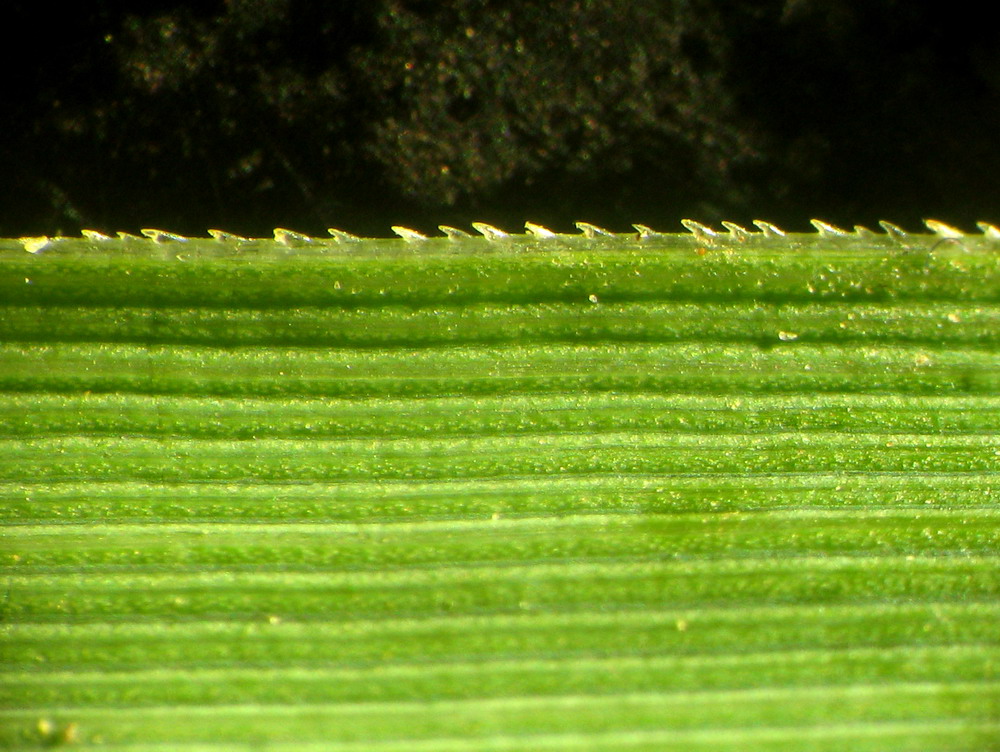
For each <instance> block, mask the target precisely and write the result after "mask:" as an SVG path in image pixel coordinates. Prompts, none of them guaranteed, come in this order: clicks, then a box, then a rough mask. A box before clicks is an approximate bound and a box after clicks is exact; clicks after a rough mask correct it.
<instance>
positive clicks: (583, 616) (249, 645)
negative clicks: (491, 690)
mask: <svg viewBox="0 0 1000 752" xmlns="http://www.w3.org/2000/svg"><path fill="white" fill-rule="evenodd" d="M815 576H816V575H815V573H814V577H815ZM898 579H899V578H895V580H896V581H897V582H898ZM887 580H888V581H889V582H890V585H889V587H890V589H891V588H892V587H893V585H892V582H893V581H894V577H893V575H892V574H891V573H890V574H889V576H888V577H887ZM772 582H774V580H772ZM814 582H815V580H814ZM836 584H837V580H836V578H834V581H833V583H832V585H833V586H836ZM950 586H951V588H952V590H951V592H954V591H955V590H956V581H954V580H953V581H952V582H951V583H950ZM566 589H567V590H568V589H569V588H566ZM970 589H971V588H970ZM916 590H917V588H915V589H914V592H916ZM609 592H610V591H609ZM700 594H701V595H704V596H709V595H711V593H710V592H709V591H707V590H706V591H704V592H703V593H700ZM671 595H672V593H671V592H668V593H666V595H665V597H664V598H661V599H660V600H659V601H657V602H649V603H645V604H632V607H631V608H628V607H623V606H624V604H619V603H616V602H615V601H611V602H609V603H607V604H602V603H594V604H590V606H591V609H603V610H597V611H595V610H591V611H583V612H567V613H560V612H559V611H558V610H555V609H553V607H552V605H551V604H546V603H545V602H544V601H534V600H532V599H531V598H532V596H531V595H530V594H527V593H522V594H521V597H522V598H524V600H523V601H521V603H519V604H512V606H513V609H512V613H506V614H505V613H490V614H479V615H474V616H465V615H462V614H460V613H459V614H454V615H450V616H443V615H438V616H435V617H434V618H420V619H401V618H398V615H396V614H390V615H389V616H388V617H387V618H381V617H376V618H374V619H357V620H344V621H329V620H325V619H320V620H318V621H298V620H296V617H295V615H294V614H291V615H288V616H287V617H286V618H285V619H282V617H281V616H278V615H277V614H270V615H268V614H266V613H264V612H261V613H260V615H259V616H258V617H257V618H255V619H253V620H251V621H242V620H236V621H230V620H226V621H223V622H219V621H190V620H182V621H178V622H173V621H169V620H167V619H163V620H160V621H151V622H147V623H144V622H141V621H136V622H130V621H109V622H98V623H93V624H89V623H79V624H75V623H67V622H66V621H63V622H62V623H53V624H45V623H23V624H15V625H12V626H10V627H8V628H7V634H6V635H5V637H4V642H3V650H4V655H5V656H6V658H5V661H6V663H7V666H8V668H9V670H18V671H33V672H40V674H41V673H45V672H47V671H55V672H57V673H62V672H66V671H79V670H83V671H95V670H102V669H109V668H113V669H120V670H126V671H134V670H150V669H154V668H156V667H162V666H168V667H170V668H171V669H176V670H188V669H198V668H206V667H219V668H229V667H244V668H250V667H263V668H280V667H285V668H287V667H290V666H295V667H300V668H317V667H320V666H341V667H354V668H358V669H359V670H360V669H363V670H375V669H376V668H377V667H387V666H391V665H395V664H407V665H410V666H412V667H413V670H414V671H417V670H418V668H419V666H432V665H435V664H446V663H449V662H456V661H457V662H470V661H484V660H513V659H519V660H520V659H531V660H566V659H579V658H583V657H587V656H590V657H595V656H603V657H607V658H609V659H611V658H613V657H616V656H620V657H632V658H637V659H644V658H648V657H653V656H665V657H678V656H703V657H704V656H713V655H718V654H721V653H726V654H733V655H742V654H750V653H756V652H763V651H787V650H824V649H829V650H834V651H836V650H842V649H844V648H847V647H849V648H872V649H875V648H880V649H897V648H902V647H905V646H910V647H914V648H916V647H918V646H924V647H934V646H937V647H949V646H951V647H957V646H963V645H965V646H968V647H969V648H970V649H971V650H973V652H975V649H976V646H980V648H981V649H982V650H983V651H984V652H983V653H982V655H983V661H982V662H981V664H980V668H978V669H975V670H974V671H973V672H972V674H970V675H971V676H976V677H981V676H982V675H983V674H982V671H989V672H993V674H992V675H994V676H995V673H996V671H997V665H996V663H995V662H991V661H988V660H986V658H987V657H988V656H989V655H991V653H990V652H989V650H988V646H994V647H996V646H997V645H998V644H1000V636H998V626H997V625H998V623H1000V621H998V620H1000V613H998V608H1000V606H998V605H997V603H996V602H995V600H994V601H993V602H989V603H976V602H957V603H949V602H940V601H930V602H906V603H903V604H886V603H880V602H865V601H864V600H863V598H864V595H863V594H861V593H848V594H847V595H848V596H851V597H854V596H856V600H855V601H853V602H852V605H842V604H836V603H833V604H822V605H819V604H816V603H807V602H804V600H805V599H803V601H800V605H795V606H789V605H772V606H762V605H760V603H761V601H760V599H756V600H754V601H750V600H748V601H743V602H738V603H733V604H730V605H728V606H725V607H721V606H713V607H705V606H704V603H705V601H696V602H695V603H692V604H688V607H684V604H681V603H668V604H667V608H668V609H669V610H662V609H663V606H664V602H665V601H668V599H669V598H670V596H671ZM783 595H785V596H789V597H790V596H794V595H796V594H795V593H793V592H791V590H786V592H785V593H784V594H783ZM915 597H916V596H915V595H914V596H909V598H908V601H913V600H914V598H915ZM972 597H975V596H974V595H970V596H969V598H972ZM994 599H995V595H994ZM640 605H641V608H636V606H640ZM613 609H614V610H613ZM63 618H64V620H65V618H66V617H63ZM681 627H683V628H681ZM956 670H957V669H956ZM963 675H964V674H963ZM960 676H961V675H959V674H955V678H956V679H957V678H960ZM848 680H849V678H848ZM40 681H41V680H40Z"/></svg>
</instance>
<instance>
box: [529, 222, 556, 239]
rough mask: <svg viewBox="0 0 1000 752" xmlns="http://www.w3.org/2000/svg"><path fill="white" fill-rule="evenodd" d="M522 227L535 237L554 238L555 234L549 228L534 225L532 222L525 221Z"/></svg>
mask: <svg viewBox="0 0 1000 752" xmlns="http://www.w3.org/2000/svg"><path fill="white" fill-rule="evenodd" d="M524 229H525V230H527V231H528V233H529V234H530V235H534V236H535V237H536V238H554V237H555V236H556V234H555V233H554V232H552V230H550V229H549V228H547V227H542V226H541V225H536V224H535V223H534V222H525V223H524Z"/></svg>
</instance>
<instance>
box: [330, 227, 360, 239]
mask: <svg viewBox="0 0 1000 752" xmlns="http://www.w3.org/2000/svg"><path fill="white" fill-rule="evenodd" d="M326 231H327V232H328V233H330V235H332V236H333V239H334V240H336V241H337V242H338V243H357V242H358V241H359V240H361V238H359V237H358V236H357V235H352V234H351V233H349V232H344V231H343V230H338V229H337V228H336V227H327V228H326Z"/></svg>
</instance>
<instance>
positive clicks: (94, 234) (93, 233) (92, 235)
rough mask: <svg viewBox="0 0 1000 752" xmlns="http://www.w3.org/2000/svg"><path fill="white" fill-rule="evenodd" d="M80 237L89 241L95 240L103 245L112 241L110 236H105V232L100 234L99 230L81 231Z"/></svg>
mask: <svg viewBox="0 0 1000 752" xmlns="http://www.w3.org/2000/svg"><path fill="white" fill-rule="evenodd" d="M80 235H81V236H83V237H84V238H86V239H87V240H95V241H97V242H99V243H103V242H104V241H105V240H111V236H110V235H105V234H104V233H103V232H98V231H97V230H80Z"/></svg>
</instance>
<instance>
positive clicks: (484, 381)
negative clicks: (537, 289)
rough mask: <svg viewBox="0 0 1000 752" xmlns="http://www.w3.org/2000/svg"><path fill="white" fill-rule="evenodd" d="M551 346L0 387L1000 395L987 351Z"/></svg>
mask: <svg viewBox="0 0 1000 752" xmlns="http://www.w3.org/2000/svg"><path fill="white" fill-rule="evenodd" d="M783 344H785V345H786V346H784V347H777V348H774V349H772V350H761V349H760V348H758V347H756V346H737V345H728V346H727V345H696V344H689V345H630V346H624V345H600V346H598V345H595V346H586V347H584V346H580V347H572V346H568V345H549V346H538V347H520V346H518V347H507V348H488V347H481V348H445V349H429V350H418V351H393V350H390V351H378V350H376V351H368V350H335V351H330V350H322V349H317V350H290V349H289V350H282V349H264V348H249V349H236V350H227V349H217V348H194V347H166V346H163V347H149V348H147V347H139V346H132V345H44V346H42V345H38V346H27V345H3V346H0V388H3V389H6V390H10V391H21V392H35V391H40V392H46V391H51V392H80V391H91V392H107V391H124V392H142V393H151V394H191V395H216V396H253V395H279V394H283V395H295V396H299V397H302V396H330V397H337V396H340V397H352V398H360V397H405V396H441V395H451V394H466V395H480V394H481V395H492V394H518V393H524V392H549V393H551V392H580V391H598V392H606V391H617V392H630V391H631V392H637V391H638V392H663V391H667V392H671V391H672V392H686V393H704V394H713V393H724V394H746V393H750V394H761V393H769V392H779V393H790V392H806V391H819V392H824V391H846V392H865V391H868V392H880V393H886V392H905V393H911V394H928V395H931V394H936V395H939V396H952V395H956V394H962V393H986V394H997V393H1000V367H998V362H997V358H996V355H995V354H993V353H991V352H989V351H983V352H979V351H951V350H942V351H935V352H932V353H929V352H925V351H923V350H919V349H908V348H899V347H879V348H856V347H838V346H833V345H829V346H809V345H805V344H798V343H797V342H792V343H783Z"/></svg>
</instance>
